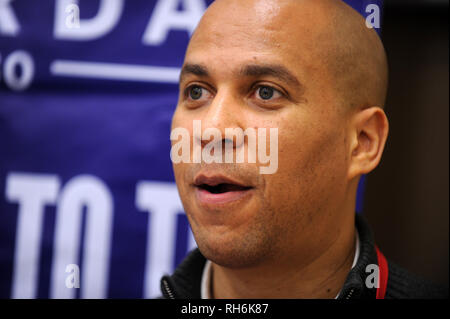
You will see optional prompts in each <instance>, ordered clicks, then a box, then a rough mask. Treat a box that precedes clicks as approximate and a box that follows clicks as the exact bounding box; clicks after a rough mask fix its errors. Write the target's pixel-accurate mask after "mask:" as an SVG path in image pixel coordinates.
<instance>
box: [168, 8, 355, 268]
mask: <svg viewBox="0 0 450 319" xmlns="http://www.w3.org/2000/svg"><path fill="white" fill-rule="evenodd" d="M278 3H279V2H278ZM289 11H290V8H289V5H283V6H282V8H280V6H279V5H278V4H277V2H274V1H237V2H236V3H235V4H231V3H230V2H228V5H226V4H221V5H218V6H217V7H216V8H211V9H210V11H209V13H208V15H207V16H206V17H205V18H204V19H203V20H202V22H201V23H200V25H199V27H198V29H197V31H196V32H195V34H194V36H193V38H192V40H191V42H190V44H189V47H188V50H187V53H186V57H185V63H184V66H187V65H189V68H188V69H189V70H188V71H187V72H184V74H183V76H182V78H181V82H180V96H179V101H178V105H177V109H176V111H175V114H174V117H173V122H172V129H174V128H177V127H183V128H186V129H187V130H188V131H189V132H190V136H191V138H192V137H193V136H194V132H193V121H194V120H201V125H202V130H205V129H206V128H211V127H215V128H218V129H219V130H220V131H221V132H222V134H223V135H224V131H225V128H242V129H243V130H245V129H246V128H255V129H257V128H266V129H267V132H268V129H269V128H277V129H278V170H277V171H276V173H274V174H266V175H265V174H260V170H259V167H261V166H264V165H261V164H260V163H258V162H257V163H247V162H246V163H234V164H217V163H215V164H206V163H203V162H202V163H201V164H196V163H192V160H191V163H179V164H174V166H173V167H174V172H175V178H176V182H177V186H178V190H179V193H180V196H181V200H182V202H183V205H184V208H185V211H186V213H187V216H188V219H189V221H190V224H191V227H192V230H193V233H194V235H195V238H196V241H197V244H198V246H199V248H200V250H201V251H202V253H203V254H204V255H205V256H206V257H207V258H209V259H211V260H212V261H213V262H215V263H217V264H220V265H223V266H228V267H246V266H250V265H256V264H258V263H259V262H261V261H262V260H263V259H264V260H268V259H270V258H273V259H275V258H277V259H279V258H284V257H286V256H292V255H293V252H296V254H297V255H298V253H301V252H302V251H303V252H306V251H310V250H311V251H313V250H314V249H316V248H317V247H319V246H320V245H323V244H324V243H325V242H331V241H333V239H334V238H335V237H336V236H337V233H338V232H339V229H336V231H334V229H335V228H333V223H335V222H336V218H339V217H340V216H339V211H340V210H339V208H340V207H341V205H343V202H344V197H345V196H346V192H347V191H348V190H347V182H348V181H347V169H348V156H347V150H348V145H347V142H346V134H347V133H348V132H347V120H348V117H347V116H346V113H345V112H344V111H343V110H342V107H341V106H338V105H337V103H336V93H335V92H334V90H333V79H332V78H331V76H330V75H329V73H328V72H327V70H326V68H325V67H324V66H323V61H321V60H320V59H318V58H317V55H316V53H317V52H316V51H317V48H316V44H317V41H320V40H319V39H320V38H321V36H320V35H321V34H324V32H326V30H325V29H324V27H323V23H322V22H321V21H320V19H319V20H318V21H314V23H313V22H312V20H313V17H314V15H313V12H306V13H305V14H304V16H303V17H298V18H297V19H296V18H295V17H292V16H291V15H290V14H289ZM249 13H251V14H249ZM308 17H309V20H308ZM298 20H300V22H299V21H298ZM315 25H317V29H318V31H317V30H316V29H315ZM324 30H325V31H324ZM267 135H268V134H267ZM174 143H175V141H174ZM267 145H269V143H267ZM203 146H204V144H203ZM243 146H244V147H245V148H246V150H247V147H248V141H247V140H246V141H245V142H244V145H243ZM269 152H270V150H267V153H269ZM192 153H193V150H192V143H191V158H192ZM245 153H246V154H247V151H246V152H245ZM246 159H247V158H246ZM200 177H203V178H204V179H203V180H201V179H200ZM196 178H197V180H196ZM224 178H228V179H229V181H225V182H228V183H231V184H233V183H238V184H240V185H241V186H245V188H238V191H236V192H235V193H233V194H234V195H227V194H225V195H224V194H211V193H210V194H208V193H207V192H208V190H207V189H205V187H204V185H203V188H202V186H201V185H198V184H204V183H205V181H206V182H208V181H209V182H214V181H215V180H216V181H221V182H224ZM222 191H225V193H226V191H227V189H224V190H222ZM236 194H237V195H236ZM221 199H224V200H221ZM336 228H338V227H336ZM330 229H331V231H330ZM318 238H320V240H318ZM306 255H308V254H306ZM304 256H305V254H304Z"/></svg>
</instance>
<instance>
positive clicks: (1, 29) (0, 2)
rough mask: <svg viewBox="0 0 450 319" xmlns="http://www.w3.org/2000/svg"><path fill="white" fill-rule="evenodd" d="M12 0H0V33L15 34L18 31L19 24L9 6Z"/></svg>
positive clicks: (5, 34)
mask: <svg viewBox="0 0 450 319" xmlns="http://www.w3.org/2000/svg"><path fill="white" fill-rule="evenodd" d="M12 1H14V0H0V35H4V36H15V35H17V34H18V33H19V32H20V25H19V22H18V21H17V18H16V16H15V14H14V11H13V9H12V7H11V2H12Z"/></svg>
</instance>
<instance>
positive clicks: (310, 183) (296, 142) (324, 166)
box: [266, 117, 346, 211]
mask: <svg viewBox="0 0 450 319" xmlns="http://www.w3.org/2000/svg"><path fill="white" fill-rule="evenodd" d="M292 118H294V119H295V117H291V119H292ZM344 143H345V142H344V137H343V131H342V130H341V129H339V127H338V126H337V125H333V124H332V123H330V122H329V121H318V120H317V121H314V120H310V119H306V118H303V120H301V119H297V121H292V122H288V124H286V125H284V126H281V125H280V129H279V160H278V162H279V167H278V172H277V174H274V175H273V176H270V177H269V178H270V190H267V194H266V195H267V196H269V198H270V200H271V201H276V202H278V203H279V204H278V205H281V206H285V208H286V209H291V210H293V209H298V208H301V209H304V210H306V211H312V210H314V209H315V208H317V207H318V206H319V205H321V204H323V203H324V202H326V199H327V198H328V197H330V194H332V193H333V192H336V189H335V188H336V187H339V186H341V185H342V183H343V182H344V181H345V176H346V174H345V172H346V170H345V163H346V160H345V154H346V153H345V144H344ZM341 189H342V187H341ZM296 206H297V207H296Z"/></svg>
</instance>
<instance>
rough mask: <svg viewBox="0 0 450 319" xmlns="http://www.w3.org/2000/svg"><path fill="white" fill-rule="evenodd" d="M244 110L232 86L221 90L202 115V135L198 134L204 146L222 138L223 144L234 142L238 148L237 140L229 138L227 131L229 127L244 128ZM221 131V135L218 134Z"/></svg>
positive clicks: (234, 145) (234, 146)
mask: <svg viewBox="0 0 450 319" xmlns="http://www.w3.org/2000/svg"><path fill="white" fill-rule="evenodd" d="M242 111H243V108H242V106H241V105H240V103H239V100H238V99H237V98H235V97H234V95H233V94H232V89H231V88H224V89H222V90H219V91H218V92H217V94H216V96H215V97H214V99H213V100H212V102H211V104H210V105H208V107H207V108H206V109H205V111H204V113H203V115H202V116H201V117H200V119H201V125H202V136H198V137H197V139H198V141H199V142H201V145H202V147H204V146H205V145H207V144H208V143H210V142H211V141H212V140H214V141H218V138H220V141H221V142H222V146H224V145H225V144H226V143H231V142H232V143H233V148H236V146H237V145H236V141H233V140H227V139H226V134H225V133H226V129H227V128H229V129H234V128H242V120H243V114H242ZM219 132H220V136H217V135H218V133H219Z"/></svg>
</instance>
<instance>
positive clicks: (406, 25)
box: [364, 0, 449, 286]
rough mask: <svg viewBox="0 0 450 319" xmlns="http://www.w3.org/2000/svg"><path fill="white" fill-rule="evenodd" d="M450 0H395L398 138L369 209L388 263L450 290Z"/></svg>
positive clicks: (391, 18) (388, 26) (371, 183)
mask: <svg viewBox="0 0 450 319" xmlns="http://www.w3.org/2000/svg"><path fill="white" fill-rule="evenodd" d="M448 5H449V2H448V1H444V0H443V1H439V0H428V1H427V0H423V1H406V0H405V1H401V0H398V1H396V0H392V1H390V0H388V1H385V6H384V21H383V26H382V38H383V42H384V46H385V48H386V51H387V55H388V59H389V66H390V78H389V80H390V84H389V92H388V97H387V101H386V112H387V115H388V118H389V122H390V133H389V139H388V142H387V146H386V149H385V152H384V155H383V159H382V161H381V165H380V166H379V167H378V168H377V169H376V170H375V171H374V172H372V173H371V174H370V175H369V176H368V177H367V184H366V185H367V188H366V197H365V201H364V212H365V215H366V216H367V219H368V220H369V222H370V224H371V225H372V227H373V231H374V233H375V239H376V241H377V243H378V245H379V246H380V249H381V250H382V251H383V252H384V253H385V255H386V256H387V257H388V258H391V259H392V260H393V261H395V262H397V263H398V264H400V265H403V266H404V267H406V268H408V269H410V270H411V271H413V272H415V273H417V274H419V275H422V276H423V277H425V278H428V279H430V280H433V281H435V282H438V283H442V284H445V285H447V286H448V273H449V264H448V252H449V247H448V243H449V238H448V226H449V220H448V216H449V185H448V181H449V171H448V168H449V157H448V156H449V155H448V154H449V149H448V147H449V140H448V138H449V122H448V121H449V113H448V111H449V89H448V88H449V73H448V72H449V65H448V61H449V52H448V43H449V42H448V40H449V38H448Z"/></svg>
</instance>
